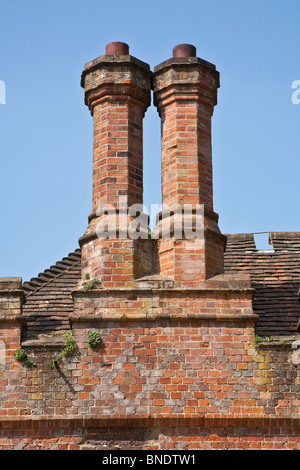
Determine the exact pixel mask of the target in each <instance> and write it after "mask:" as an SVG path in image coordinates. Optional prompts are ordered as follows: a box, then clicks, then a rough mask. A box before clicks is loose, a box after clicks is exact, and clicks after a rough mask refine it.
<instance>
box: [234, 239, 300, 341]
mask: <svg viewBox="0 0 300 470" xmlns="http://www.w3.org/2000/svg"><path fill="white" fill-rule="evenodd" d="M269 242H270V244H271V249H270V250H262V251H259V250H257V249H256V244H255V240H254V236H253V234H237V235H227V248H226V252H225V270H226V272H227V273H234V272H244V273H249V274H250V277H251V281H252V286H253V287H254V289H255V291H256V293H255V296H254V300H253V310H254V312H255V313H256V314H258V315H259V320H258V322H257V326H256V332H257V334H258V335H260V336H274V335H280V336H285V335H291V334H295V333H297V323H298V321H299V319H300V303H299V302H298V292H299V288H300V232H276V233H270V236H269Z"/></svg>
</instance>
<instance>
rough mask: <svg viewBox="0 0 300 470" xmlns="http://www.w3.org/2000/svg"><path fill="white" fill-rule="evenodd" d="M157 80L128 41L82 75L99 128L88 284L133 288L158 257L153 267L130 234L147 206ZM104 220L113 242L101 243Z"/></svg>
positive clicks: (86, 245)
mask: <svg viewBox="0 0 300 470" xmlns="http://www.w3.org/2000/svg"><path fill="white" fill-rule="evenodd" d="M151 79H152V72H151V71H150V67H149V65H148V64H146V63H144V62H142V61H140V60H138V59H136V58H135V57H132V56H130V55H129V47H128V45H127V44H125V43H122V42H113V43H110V44H108V45H107V46H106V54H105V55H103V56H101V57H99V58H97V59H95V60H93V61H91V62H89V63H87V64H86V66H85V69H84V71H83V73H82V79H81V85H82V87H83V88H84V89H85V103H86V105H87V106H88V107H89V109H90V112H91V114H92V116H93V125H94V141H93V212H92V214H90V216H89V226H88V228H87V230H86V232H85V235H84V236H83V237H81V239H80V240H79V243H80V245H81V247H82V281H85V279H87V278H89V279H91V278H93V279H94V278H97V279H99V280H100V281H101V285H102V286H103V287H124V286H126V287H128V286H130V285H132V282H133V279H134V278H136V277H137V276H141V275H143V274H145V273H148V272H149V271H151V270H152V264H151V263H152V257H151V262H150V261H149V256H150V254H145V253H144V252H143V250H144V247H143V246H142V243H141V241H139V240H132V239H130V237H129V236H128V232H127V228H128V227H129V225H130V222H132V220H133V219H132V217H130V216H128V209H129V208H130V207H131V206H132V205H134V204H139V205H142V204H143V118H144V115H145V112H146V110H147V108H148V106H149V105H150V101H151ZM126 214H127V215H126ZM116 216H117V218H116ZM104 219H105V223H106V222H107V223H108V224H110V227H113V228H116V233H115V236H111V234H110V237H108V238H107V240H105V239H101V238H99V226H101V223H102V222H103V221H104ZM124 223H125V225H124ZM103 227H104V226H103ZM121 232H122V236H120V233H121ZM142 241H144V240H142ZM149 263H150V265H149Z"/></svg>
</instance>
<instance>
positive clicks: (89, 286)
mask: <svg viewBox="0 0 300 470" xmlns="http://www.w3.org/2000/svg"><path fill="white" fill-rule="evenodd" d="M100 287H101V281H100V280H99V279H98V278H95V279H92V280H91V281H90V282H85V283H84V286H83V288H84V290H85V291H89V290H93V289H97V288H100Z"/></svg>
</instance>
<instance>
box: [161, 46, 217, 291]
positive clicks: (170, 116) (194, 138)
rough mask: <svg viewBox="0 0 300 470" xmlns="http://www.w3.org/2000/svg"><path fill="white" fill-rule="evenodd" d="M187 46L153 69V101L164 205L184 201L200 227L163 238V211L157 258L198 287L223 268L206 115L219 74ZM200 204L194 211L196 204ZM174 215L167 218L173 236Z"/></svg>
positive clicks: (181, 279) (179, 277) (186, 282)
mask: <svg viewBox="0 0 300 470" xmlns="http://www.w3.org/2000/svg"><path fill="white" fill-rule="evenodd" d="M195 56H196V49H195V47H194V46H192V45H190V44H181V45H179V46H175V47H174V49H173V58H171V59H169V60H167V61H165V62H163V63H161V64H160V65H158V66H157V67H155V68H154V80H153V81H154V85H153V87H154V104H155V105H156V106H157V109H158V113H159V115H160V117H161V139H162V141H161V149H162V199H163V200H162V202H163V208H164V211H165V208H166V207H168V208H171V209H172V208H177V209H176V210H177V212H178V209H179V211H181V210H182V212H183V213H184V210H185V209H184V208H185V207H187V205H188V206H189V207H191V208H193V210H194V211H195V214H196V215H193V217H194V219H193V220H194V221H193V222H192V223H193V224H195V220H196V224H197V221H198V226H199V225H200V226H202V227H203V235H201V237H200V238H201V239H200V238H199V239H197V240H191V239H189V240H187V239H184V236H183V239H181V240H178V239H177V240H175V237H173V239H171V240H165V239H164V237H163V236H162V235H163V231H164V228H163V227H164V224H166V220H167V217H165V216H164V214H162V216H161V221H160V225H159V233H160V236H161V240H160V244H159V260H160V267H161V273H162V274H163V275H164V276H169V277H173V278H174V279H175V281H177V282H178V283H179V284H181V285H189V286H193V285H195V286H196V285H198V284H199V282H201V281H204V280H205V279H208V278H209V277H211V276H213V275H215V274H219V273H222V272H223V270H224V259H223V256H224V243H225V239H224V237H223V236H222V235H221V233H220V230H219V228H218V215H217V214H215V213H214V212H213V178H212V148H211V118H212V115H213V110H214V106H215V105H216V103H217V89H218V87H219V73H218V72H217V71H216V68H215V66H214V65H213V64H211V63H209V62H206V61H204V60H202V59H199V58H197V57H195ZM197 207H198V208H199V207H200V208H201V210H200V213H199V211H198V213H196V208H197ZM176 224H177V221H176V217H173V216H172V215H171V216H170V217H169V226H171V230H172V227H173V232H171V233H172V234H174V233H175V230H176Z"/></svg>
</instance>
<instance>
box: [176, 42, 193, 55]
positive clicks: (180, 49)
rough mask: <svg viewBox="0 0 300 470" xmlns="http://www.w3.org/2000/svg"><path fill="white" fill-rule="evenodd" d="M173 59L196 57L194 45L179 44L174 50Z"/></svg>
mask: <svg viewBox="0 0 300 470" xmlns="http://www.w3.org/2000/svg"><path fill="white" fill-rule="evenodd" d="M173 57H174V58H175V57H196V48H195V46H192V44H179V45H178V46H175V47H174V48H173Z"/></svg>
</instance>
